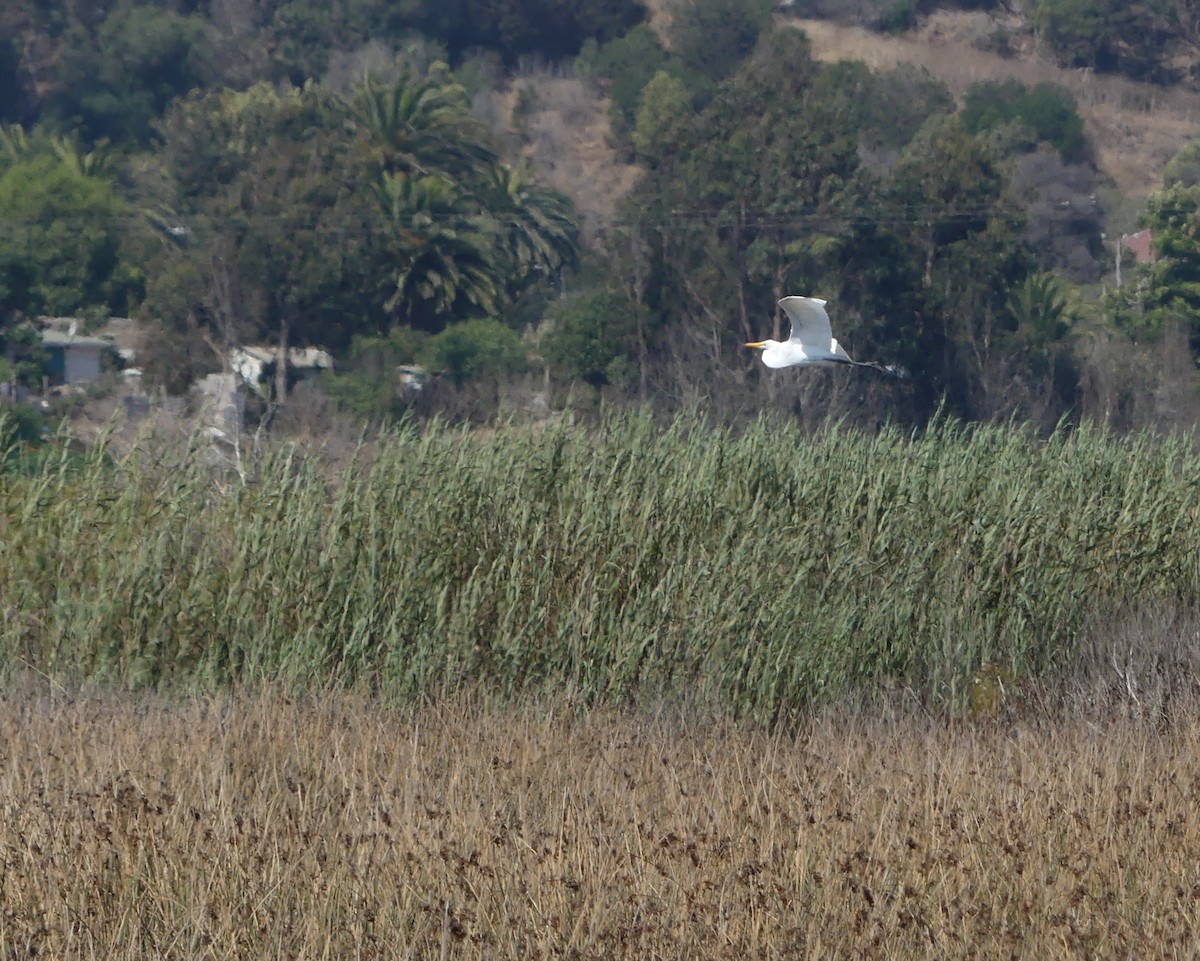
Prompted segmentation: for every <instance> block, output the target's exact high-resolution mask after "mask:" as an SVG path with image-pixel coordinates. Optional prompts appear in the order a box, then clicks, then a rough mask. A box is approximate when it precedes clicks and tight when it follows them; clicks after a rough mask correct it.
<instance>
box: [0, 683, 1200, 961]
mask: <svg viewBox="0 0 1200 961" xmlns="http://www.w3.org/2000/svg"><path fill="white" fill-rule="evenodd" d="M0 738H2V739H3V743H4V744H5V745H6V750H5V763H4V765H3V767H2V768H0V797H2V798H3V801H2V802H0V804H2V810H3V817H2V818H0V857H2V858H3V865H4V871H3V874H2V878H0V903H2V904H3V908H0V956H2V957H6V958H30V957H105V958H111V959H139V961H140V959H149V958H155V959H161V958H168V959H169V958H179V959H183V958H196V957H213V958H255V959H257V958H263V957H288V958H295V959H307V958H321V957H355V958H418V957H419V958H477V959H497V958H517V957H520V958H546V959H549V958H568V957H569V958H630V959H644V958H649V957H657V958H679V959H684V958H688V959H691V958H698V957H703V958H729V959H735V958H736V959H743V958H780V957H864V958H881V959H882V958H887V959H906V958H968V957H1009V956H1018V957H1038V958H1046V959H1057V958H1092V957H1120V958H1124V957H1138V958H1157V957H1164V958H1166V957H1180V958H1184V957H1190V956H1193V955H1194V954H1195V952H1196V950H1197V947H1200V945H1198V944H1197V940H1196V939H1197V933H1196V932H1197V931H1200V927H1198V923H1200V916H1198V915H1200V878H1198V877H1197V875H1196V864H1197V863H1200V822H1198V821H1197V819H1196V817H1195V816H1194V812H1193V810H1192V804H1191V798H1193V797H1194V796H1195V794H1196V791H1197V790H1198V789H1200V760H1198V759H1200V750H1198V748H1200V743H1198V742H1200V723H1198V722H1197V721H1196V719H1195V714H1193V715H1192V717H1191V719H1190V720H1186V721H1183V720H1180V722H1179V723H1177V724H1176V725H1175V726H1174V727H1173V728H1172V729H1170V730H1168V731H1159V730H1158V729H1156V728H1155V727H1153V726H1150V725H1144V724H1140V723H1138V722H1136V721H1130V720H1124V721H1121V722H1120V723H1100V724H1095V725H1088V724H1083V723H1077V722H1072V721H1067V720H1059V721H1048V720H1047V721H1045V722H1043V723H1039V724H1032V723H1030V724H1022V725H1019V726H1007V727H1006V726H1001V725H994V724H986V725H981V726H976V725H971V724H967V725H957V726H946V725H945V724H942V723H938V722H932V721H930V720H928V719H916V718H912V717H910V718H898V719H896V720H894V721H891V722H888V723H886V724H885V723H881V722H878V721H871V720H868V719H866V718H865V717H863V716H862V715H855V714H847V713H840V712H831V713H829V714H826V715H824V716H823V717H821V718H818V719H815V720H813V721H812V722H810V723H809V724H808V725H807V726H806V727H805V728H804V730H803V731H798V732H797V733H796V734H795V735H793V736H788V737H784V736H781V735H769V734H766V733H763V732H761V731H754V730H748V729H745V728H743V727H739V726H736V725H734V724H731V723H729V722H727V721H722V720H720V719H719V718H700V717H693V718H691V719H688V718H686V717H683V716H680V715H678V714H673V713H670V712H662V713H660V714H658V715H655V716H651V715H646V714H640V715H627V714H620V713H613V712H607V711H598V712H593V713H592V714H591V715H590V716H588V717H587V718H586V719H585V718H582V717H581V716H580V715H578V714H577V713H573V712H571V713H563V712H562V710H561V709H560V708H559V707H557V706H555V705H554V704H553V703H549V702H544V703H541V704H530V705H527V706H526V707H524V708H515V707H511V706H508V707H505V706H503V705H500V704H498V703H484V702H478V701H470V700H457V701H453V702H446V703H442V704H440V705H436V706H433V705H431V706H428V707H426V708H423V709H420V710H418V711H416V712H415V713H412V712H399V711H397V710H396V709H395V708H392V707H389V706H387V705H386V704H384V703H382V702H380V701H378V700H377V699H374V698H371V697H367V696H363V695H358V694H353V693H350V694H346V693H342V694H323V695H313V696H308V697H293V696H290V695H285V694H282V693H279V692H275V693H271V692H260V693H256V694H250V693H247V694H240V695H237V696H231V697H222V698H213V699H203V698H197V699H187V700H176V701H168V700H164V699H159V698H150V697H146V698H140V699H136V700H133V699H125V698H118V697H102V698H82V697H81V698H72V699H59V700H54V699H52V698H50V697H48V696H45V695H43V694H38V693H30V694H26V695H22V696H17V697H11V698H8V699H6V700H5V701H4V702H3V703H2V704H0Z"/></svg>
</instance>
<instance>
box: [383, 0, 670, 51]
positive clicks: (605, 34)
mask: <svg viewBox="0 0 1200 961" xmlns="http://www.w3.org/2000/svg"><path fill="white" fill-rule="evenodd" d="M405 13H406V25H407V26H408V27H409V28H410V29H415V30H419V31H420V32H421V33H423V34H425V35H426V36H429V37H433V38H436V39H437V40H440V41H442V42H444V43H445V44H446V45H447V46H448V47H449V50H450V54H451V56H452V57H455V58H457V57H458V56H459V55H461V54H462V53H463V52H465V51H467V50H471V49H473V48H481V49H487V50H495V51H497V52H498V53H499V54H500V55H501V56H502V57H503V58H504V61H505V63H506V64H508V65H509V66H515V65H516V63H517V61H518V60H519V59H520V58H522V57H525V56H529V55H534V56H537V57H543V58H545V59H547V60H550V61H558V60H562V59H564V58H566V57H572V56H574V55H575V54H577V53H578V52H579V50H580V48H581V47H582V46H583V43H584V42H585V41H586V40H588V39H590V38H594V39H595V40H596V41H597V42H599V43H604V42H605V41H608V40H611V39H612V38H613V37H617V36H620V35H621V34H622V33H624V32H625V31H626V30H628V29H629V28H630V27H632V26H633V25H634V24H637V23H640V22H641V21H643V20H645V19H646V7H645V5H644V4H643V3H642V2H641V0H573V2H570V3H566V2H563V0H408V2H407V3H406V4H405Z"/></svg>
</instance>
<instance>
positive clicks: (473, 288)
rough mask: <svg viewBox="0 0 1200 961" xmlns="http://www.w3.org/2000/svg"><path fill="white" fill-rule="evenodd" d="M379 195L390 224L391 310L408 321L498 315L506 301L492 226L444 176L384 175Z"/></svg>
mask: <svg viewBox="0 0 1200 961" xmlns="http://www.w3.org/2000/svg"><path fill="white" fill-rule="evenodd" d="M375 196H376V200H377V202H378V204H379V206H380V209H381V211H382V213H383V218H384V222H385V224H386V236H385V240H384V249H383V255H384V256H385V257H386V258H387V260H388V266H387V281H386V290H387V297H386V300H385V301H384V307H385V309H386V310H387V311H388V313H389V314H390V315H392V317H393V318H402V319H404V320H405V321H407V322H411V321H413V320H418V321H419V320H421V319H424V320H425V321H426V322H427V323H428V322H429V321H430V320H431V319H432V318H434V317H444V316H447V315H452V314H456V313H460V312H468V311H472V310H474V311H478V312H482V313H484V314H492V313H494V312H495V310H496V306H497V303H498V300H499V289H500V288H499V283H498V277H499V271H498V266H499V264H500V260H501V258H500V256H499V248H498V246H497V237H496V234H495V229H494V225H493V223H492V222H491V221H490V219H489V218H487V217H484V216H481V215H479V213H478V212H477V211H476V210H475V209H474V207H473V206H469V205H468V203H467V202H466V201H465V200H464V198H463V196H462V195H461V194H460V193H458V191H457V190H456V189H455V187H454V185H453V184H452V183H451V182H450V181H448V180H446V179H445V178H443V177H438V176H430V175H423V174H411V175H408V174H401V173H384V174H383V175H382V176H381V177H380V179H379V181H378V182H377V183H376V185H375Z"/></svg>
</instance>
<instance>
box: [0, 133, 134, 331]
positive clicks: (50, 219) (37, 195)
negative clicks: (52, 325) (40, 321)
mask: <svg viewBox="0 0 1200 961" xmlns="http://www.w3.org/2000/svg"><path fill="white" fill-rule="evenodd" d="M0 222H2V223H4V224H5V227H6V229H5V231H4V232H3V234H2V235H0V310H2V311H4V312H6V313H12V312H21V313H24V314H30V315H33V314H57V315H66V314H73V313H76V312H78V311H80V310H84V309H86V308H99V309H104V310H112V311H115V312H119V313H122V312H125V311H127V310H128V309H129V308H130V307H131V306H132V304H133V303H134V302H135V301H136V299H137V296H138V292H139V289H140V284H141V277H140V271H139V269H138V268H137V267H136V266H135V263H136V261H137V259H138V253H137V252H136V246H137V243H138V241H139V239H140V235H139V233H138V223H137V220H136V218H135V216H134V211H133V209H132V208H131V207H130V206H129V205H128V204H127V203H125V202H124V201H123V200H122V199H121V198H120V196H119V195H118V194H117V192H116V190H115V189H114V186H113V184H112V182H111V181H109V180H108V179H106V178H105V177H102V176H96V175H92V174H89V173H86V172H83V171H81V170H80V169H78V168H77V167H75V166H74V165H72V164H71V163H70V162H68V161H66V160H64V159H63V158H61V157H59V156H56V155H55V154H54V152H53V151H52V150H50V149H44V150H38V151H35V152H33V153H32V154H31V155H30V156H28V157H26V158H23V159H20V160H17V161H15V162H11V163H9V164H8V165H7V166H5V167H0Z"/></svg>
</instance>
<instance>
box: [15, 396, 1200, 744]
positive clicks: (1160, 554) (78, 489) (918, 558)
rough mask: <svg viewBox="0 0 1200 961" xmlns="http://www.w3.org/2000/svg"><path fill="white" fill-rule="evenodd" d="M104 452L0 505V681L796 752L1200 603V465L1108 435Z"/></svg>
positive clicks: (755, 435)
mask: <svg viewBox="0 0 1200 961" xmlns="http://www.w3.org/2000/svg"><path fill="white" fill-rule="evenodd" d="M201 455H202V451H201V450H200V449H199V448H193V449H190V450H186V451H173V452H165V453H164V452H148V451H146V450H136V451H134V452H133V453H131V454H129V455H127V456H121V457H115V456H113V455H112V453H111V452H109V451H107V450H106V449H105V448H104V446H103V445H101V446H99V447H98V448H97V449H95V450H93V451H92V452H91V453H89V454H88V455H87V456H86V457H85V458H84V459H83V460H82V462H78V461H75V460H72V459H71V458H70V457H68V456H67V455H66V454H65V453H64V455H63V456H61V457H52V458H49V459H46V460H45V461H44V463H43V464H42V465H41V466H40V467H39V468H37V469H36V470H33V471H28V472H25V473H21V474H15V473H14V474H9V475H6V476H3V477H2V478H0V543H2V544H3V549H2V550H0V663H2V665H3V666H4V667H6V668H7V669H8V670H10V671H14V670H28V669H32V670H34V671H38V672H42V673H45V674H48V675H51V676H54V677H58V678H60V679H63V680H72V681H80V680H99V681H106V682H118V683H121V684H125V685H131V686H146V685H148V686H155V687H164V686H173V685H178V684H183V685H201V686H213V685H222V684H226V683H230V682H253V681H255V680H266V679H282V680H285V681H288V682H292V683H300V684H304V683H312V682H324V681H328V680H333V681H335V682H339V683H341V682H346V683H350V682H364V683H366V684H368V685H370V686H373V687H377V688H381V689H384V690H387V691H389V692H391V693H393V694H395V695H398V696H401V697H409V698H410V697H416V696H428V695H436V694H440V693H445V692H449V691H455V690H458V689H462V688H464V687H472V686H481V687H484V688H486V689H489V690H496V691H499V692H502V693H509V694H516V693H519V692H522V691H526V690H531V689H551V690H556V691H560V692H564V693H565V694H566V695H567V696H568V697H570V698H572V699H576V700H578V701H579V702H580V703H600V702H627V701H643V700H647V699H661V698H668V699H680V700H687V701H692V700H694V701H699V702H703V703H705V704H710V705H720V706H722V707H724V708H727V709H729V710H731V711H732V712H733V713H735V714H738V715H741V716H745V717H748V718H751V719H754V720H758V721H769V720H772V719H776V718H780V717H784V716H787V715H789V714H791V713H792V712H794V711H797V710H803V709H805V708H806V707H808V706H810V705H813V704H815V703H820V702H824V701H829V700H832V699H837V698H839V697H842V696H844V695H846V694H847V693H849V692H864V691H868V692H869V691H870V690H872V689H874V688H875V687H876V686H878V685H879V684H881V683H887V684H892V685H894V684H902V685H906V686H910V687H912V688H913V689H914V690H916V691H917V692H919V693H920V694H922V695H923V696H926V697H929V698H931V699H933V700H945V701H949V702H956V701H958V700H959V699H961V698H962V697H963V696H964V694H965V692H966V689H967V685H968V684H969V682H970V679H971V677H972V676H974V672H976V671H977V670H978V669H979V668H980V667H981V666H983V665H988V664H990V665H998V666H1000V667H1001V668H1002V669H1003V670H1004V671H1005V672H1006V675H1007V676H1013V677H1017V678H1020V677H1029V676H1035V675H1041V674H1046V673H1047V672H1049V671H1052V670H1054V669H1055V668H1057V667H1060V666H1063V665H1065V664H1067V663H1068V662H1069V661H1070V659H1071V658H1072V657H1073V656H1074V654H1075V650H1076V644H1077V641H1078V638H1079V632H1080V629H1081V626H1082V625H1083V624H1084V622H1085V618H1086V617H1087V615H1089V613H1090V614H1091V615H1092V616H1093V617H1094V615H1095V612H1096V611H1097V610H1098V609H1113V610H1115V609H1117V608H1119V607H1120V606H1122V605H1127V604H1138V603H1144V602H1147V601H1149V600H1152V599H1161V600H1167V601H1170V600H1171V599H1174V598H1178V597H1181V596H1183V597H1188V596H1195V595H1196V593H1197V587H1198V586H1200V523H1198V520H1200V518H1198V513H1200V456H1198V454H1197V452H1196V450H1195V448H1194V447H1193V445H1192V443H1191V442H1190V441H1188V440H1185V439H1179V438H1177V439H1171V438H1162V437H1153V436H1149V435H1136V436H1128V437H1117V436H1114V435H1111V434H1107V433H1104V432H1101V431H1097V430H1091V429H1083V430H1079V431H1075V432H1070V433H1067V432H1063V433H1059V434H1056V435H1054V436H1052V437H1051V438H1049V439H1047V440H1038V439H1034V438H1032V437H1030V436H1029V435H1028V434H1027V433H1026V432H1024V431H1022V430H1020V429H1018V428H1015V427H974V428H970V429H968V428H965V427H963V426H961V425H956V424H952V423H940V424H936V425H934V426H933V427H931V428H930V429H929V430H928V431H926V432H924V433H923V434H921V435H920V436H913V435H911V434H909V433H906V432H904V431H902V430H899V429H886V430H883V431H881V432H879V433H877V434H874V435H868V434H865V433H861V432H858V431H855V430H849V429H838V428H831V429H829V430H827V431H825V432H823V433H821V434H819V435H818V436H806V435H805V434H804V433H802V432H801V431H800V430H799V429H798V428H795V427H793V426H790V425H788V424H779V423H776V422H772V421H768V420H766V419H762V420H759V421H758V422H756V423H754V424H752V425H751V426H749V427H748V428H745V429H741V430H734V429H729V428H722V427H716V426H712V425H710V424H708V423H706V422H705V421H704V420H703V418H700V417H694V416H692V417H681V418H679V419H677V420H675V421H674V422H673V423H671V424H669V425H667V426H665V427H664V426H661V425H659V424H657V423H656V422H655V421H654V419H653V418H651V417H650V416H648V415H613V416H611V417H609V418H607V419H606V420H604V421H603V423H601V424H600V425H599V426H597V427H594V428H576V427H570V426H567V425H559V426H555V427H551V428H549V429H547V430H546V431H544V432H541V433H538V432H535V431H532V430H530V429H529V428H523V427H517V426H514V427H509V428H505V429H501V430H499V431H497V432H495V433H493V434H484V433H478V432H477V433H472V432H469V431H465V430H457V429H451V428H447V427H441V426H431V427H428V428H427V429H423V430H417V429H415V428H413V427H411V426H408V427H404V428H398V429H396V430H394V431H392V432H390V433H388V434H386V435H385V436H383V437H381V438H379V439H378V440H377V441H375V442H372V444H370V445H364V446H363V447H362V448H361V449H360V451H359V452H358V455H357V456H356V457H355V459H354V460H353V462H352V463H350V464H349V465H348V466H346V467H344V468H343V469H340V470H337V471H334V470H331V469H330V467H329V466H328V465H325V464H324V463H322V461H321V460H320V457H319V455H317V454H314V453H312V452H304V451H302V450H300V449H297V448H294V447H287V446H279V447H277V448H274V449H272V450H271V451H269V452H267V453H266V454H264V455H263V456H262V457H261V458H259V459H258V460H257V461H256V462H255V463H253V464H251V465H249V473H248V477H247V480H246V481H245V482H244V483H243V482H242V481H240V480H236V481H233V482H230V481H229V480H228V479H227V478H220V477H218V476H217V475H215V474H214V472H213V471H212V469H211V468H209V467H206V466H205V461H204V458H203V457H202V456H201Z"/></svg>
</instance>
